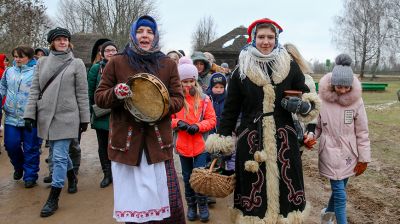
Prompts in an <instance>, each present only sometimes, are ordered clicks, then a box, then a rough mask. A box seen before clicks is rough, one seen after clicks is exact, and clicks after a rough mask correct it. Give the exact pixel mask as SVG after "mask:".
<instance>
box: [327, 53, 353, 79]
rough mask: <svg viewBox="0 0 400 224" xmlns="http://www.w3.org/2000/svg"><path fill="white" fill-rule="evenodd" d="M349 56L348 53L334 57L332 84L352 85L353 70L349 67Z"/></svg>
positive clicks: (350, 61)
mask: <svg viewBox="0 0 400 224" xmlns="http://www.w3.org/2000/svg"><path fill="white" fill-rule="evenodd" d="M351 63H352V60H351V57H350V56H349V55H348V54H339V55H338V56H337V57H336V59H335V64H336V65H335V67H334V68H333V70H332V80H331V83H332V85H333V86H352V85H353V79H354V76H353V70H352V69H351V67H350V66H351Z"/></svg>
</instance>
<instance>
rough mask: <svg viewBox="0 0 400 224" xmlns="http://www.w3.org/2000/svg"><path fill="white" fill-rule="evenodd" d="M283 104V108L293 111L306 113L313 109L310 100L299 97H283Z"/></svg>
mask: <svg viewBox="0 0 400 224" xmlns="http://www.w3.org/2000/svg"><path fill="white" fill-rule="evenodd" d="M281 105H282V107H283V109H285V110H287V111H289V112H292V113H300V114H303V115H306V114H308V113H309V112H310V111H311V104H310V103H308V102H303V101H302V100H301V99H300V98H298V97H289V98H283V99H282V101H281Z"/></svg>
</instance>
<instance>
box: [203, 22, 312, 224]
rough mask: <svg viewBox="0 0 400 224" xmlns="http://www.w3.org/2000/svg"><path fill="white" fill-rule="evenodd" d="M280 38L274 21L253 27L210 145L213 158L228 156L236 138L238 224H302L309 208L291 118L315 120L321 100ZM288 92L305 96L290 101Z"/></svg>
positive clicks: (236, 205)
mask: <svg viewBox="0 0 400 224" xmlns="http://www.w3.org/2000/svg"><path fill="white" fill-rule="evenodd" d="M281 32H282V28H281V27H280V26H279V25H278V24H277V23H276V22H274V21H272V20H270V19H260V20H257V21H255V22H253V23H252V24H251V25H250V26H249V28H248V35H249V39H248V43H249V44H248V45H247V46H246V47H245V48H244V49H243V50H242V51H241V52H240V55H239V68H238V69H236V70H235V72H234V73H233V75H232V78H231V80H230V83H229V85H228V91H227V92H228V96H227V99H226V101H225V106H224V110H223V113H222V119H221V122H220V127H219V130H218V133H217V134H214V135H210V136H209V137H208V139H207V142H206V147H207V150H208V151H209V152H211V153H215V152H219V153H223V154H229V153H230V150H232V149H233V148H234V147H232V146H233V144H234V141H233V139H232V137H231V136H232V133H233V132H236V136H237V142H236V171H235V172H236V186H235V192H234V208H233V211H234V215H233V216H232V217H233V219H234V220H232V221H233V222H234V223H303V222H304V220H305V217H306V214H307V212H308V208H309V206H308V205H307V203H306V199H305V194H304V183H303V173H302V162H301V157H300V151H299V146H298V144H297V137H296V130H295V127H294V124H293V119H292V114H291V113H296V114H297V115H298V117H299V118H300V119H302V120H303V121H307V120H308V121H309V120H312V119H314V118H315V117H316V116H317V115H318V111H319V99H318V96H317V95H316V94H315V93H314V94H311V93H308V92H309V89H308V87H307V86H306V85H305V83H304V75H303V74H302V72H301V70H300V68H299V66H298V65H297V64H296V62H295V61H294V60H292V59H291V57H290V55H289V54H288V52H287V51H286V50H285V48H283V47H282V46H281V45H280V44H279V42H278V39H279V38H278V37H279V33H281ZM286 90H298V91H301V92H302V93H303V94H302V97H300V96H299V97H287V98H286V97H285V93H284V92H285V91H286ZM240 114H241V117H240V126H239V127H238V128H237V129H236V130H235V127H236V121H237V119H238V118H239V115H240Z"/></svg>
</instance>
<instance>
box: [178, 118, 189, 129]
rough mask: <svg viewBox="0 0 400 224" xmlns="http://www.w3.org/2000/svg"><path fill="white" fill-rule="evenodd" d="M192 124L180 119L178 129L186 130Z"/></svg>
mask: <svg viewBox="0 0 400 224" xmlns="http://www.w3.org/2000/svg"><path fill="white" fill-rule="evenodd" d="M189 126H190V125H189V124H188V123H186V122H184V121H182V120H181V121H178V129H179V130H182V131H186V130H187V129H188V127H189Z"/></svg>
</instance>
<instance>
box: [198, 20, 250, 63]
mask: <svg viewBox="0 0 400 224" xmlns="http://www.w3.org/2000/svg"><path fill="white" fill-rule="evenodd" d="M247 38H248V35H247V28H246V27H244V26H240V27H237V28H235V29H233V30H232V31H230V32H229V33H227V34H225V35H223V36H222V37H220V38H218V39H216V40H215V41H213V42H211V43H210V44H208V45H206V46H204V47H203V48H201V49H200V51H202V52H210V53H211V54H213V55H214V57H215V60H216V63H217V64H218V65H221V63H223V62H226V63H228V64H229V68H231V69H232V68H234V67H235V65H236V63H237V60H238V57H239V53H240V50H241V49H242V48H243V47H244V46H245V45H246V44H247Z"/></svg>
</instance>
